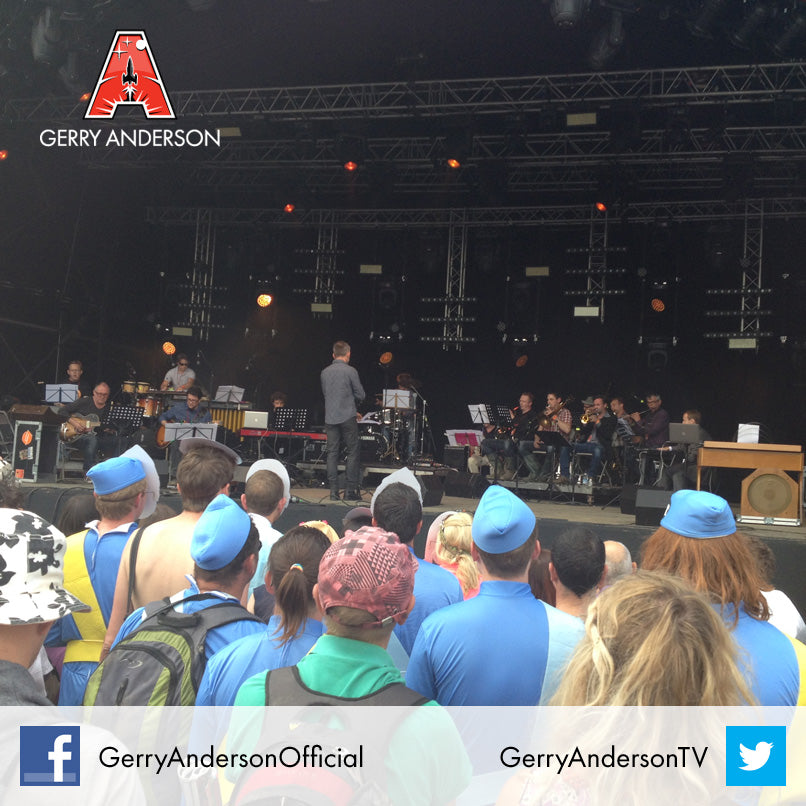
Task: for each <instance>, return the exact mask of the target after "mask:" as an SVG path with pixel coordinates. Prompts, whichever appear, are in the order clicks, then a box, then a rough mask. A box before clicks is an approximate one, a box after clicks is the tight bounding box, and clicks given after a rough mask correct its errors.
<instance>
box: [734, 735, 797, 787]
mask: <svg viewBox="0 0 806 806" xmlns="http://www.w3.org/2000/svg"><path fill="white" fill-rule="evenodd" d="M725 784H726V786H786V726H784V725H773V726H756V725H748V726H746V727H738V726H733V725H731V726H728V727H727V728H725Z"/></svg>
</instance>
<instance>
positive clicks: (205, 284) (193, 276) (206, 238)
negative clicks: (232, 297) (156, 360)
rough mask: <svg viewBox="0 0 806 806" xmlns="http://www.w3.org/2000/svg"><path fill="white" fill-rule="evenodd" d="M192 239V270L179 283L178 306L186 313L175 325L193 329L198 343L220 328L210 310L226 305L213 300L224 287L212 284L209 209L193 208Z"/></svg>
mask: <svg viewBox="0 0 806 806" xmlns="http://www.w3.org/2000/svg"><path fill="white" fill-rule="evenodd" d="M195 218H196V222H195V227H196V241H195V251H194V256H193V269H192V271H191V273H190V275H189V276H188V280H189V282H188V283H183V284H181V285H180V286H179V290H180V291H183V292H185V293H184V294H183V296H184V297H185V301H182V302H179V307H180V308H182V309H183V310H184V311H185V312H186V318H185V320H184V321H182V322H178V323H177V324H178V325H179V326H182V327H190V328H193V336H194V337H195V338H196V339H197V340H198V341H200V342H206V341H208V340H209V338H210V331H211V330H213V329H216V328H218V329H220V328H222V327H223V325H221V324H217V323H215V322H213V311H216V310H223V309H224V308H225V307H226V306H224V305H217V304H215V302H214V299H215V295H216V293H217V292H219V291H223V290H224V289H223V288H222V287H221V286H216V285H214V279H215V244H216V222H215V218H214V216H213V214H212V211H211V210H206V209H197V210H196V215H195Z"/></svg>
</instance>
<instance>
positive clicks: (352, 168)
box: [344, 160, 358, 173]
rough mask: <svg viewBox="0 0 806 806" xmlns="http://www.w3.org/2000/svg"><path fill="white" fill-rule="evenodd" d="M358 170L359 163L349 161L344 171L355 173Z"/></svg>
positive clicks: (345, 164)
mask: <svg viewBox="0 0 806 806" xmlns="http://www.w3.org/2000/svg"><path fill="white" fill-rule="evenodd" d="M357 169H358V163H357V162H353V161H352V160H347V162H345V163H344V170H345V171H349V172H350V173H352V172H353V171H355V170H357Z"/></svg>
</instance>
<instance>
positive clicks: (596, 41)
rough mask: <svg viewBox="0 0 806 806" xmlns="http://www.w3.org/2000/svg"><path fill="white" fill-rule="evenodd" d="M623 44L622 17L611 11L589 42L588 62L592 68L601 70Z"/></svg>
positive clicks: (620, 14) (618, 13)
mask: <svg viewBox="0 0 806 806" xmlns="http://www.w3.org/2000/svg"><path fill="white" fill-rule="evenodd" d="M623 44H624V17H623V15H622V13H621V12H620V11H613V13H612V14H611V15H610V22H608V24H607V25H605V26H604V27H603V28H601V29H600V30H599V31H597V33H596V35H595V36H594V37H593V42H592V43H591V49H590V53H589V54H588V63H589V64H590V66H591V67H592V68H593V69H594V70H601V69H602V68H603V67H604V66H605V65H606V64H607V63H608V62H609V61H610V60H611V59H612V58H613V57H614V56H615V55H616V53H618V52H619V50H620V48H621V46H622V45H623Z"/></svg>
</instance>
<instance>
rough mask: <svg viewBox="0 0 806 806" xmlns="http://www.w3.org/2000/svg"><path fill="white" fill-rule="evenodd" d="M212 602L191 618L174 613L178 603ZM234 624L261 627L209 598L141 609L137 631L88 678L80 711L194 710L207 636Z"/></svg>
mask: <svg viewBox="0 0 806 806" xmlns="http://www.w3.org/2000/svg"><path fill="white" fill-rule="evenodd" d="M208 599H215V600H217V603H216V604H213V605H211V606H210V607H205V608H203V609H202V610H197V611H196V612H195V613H177V612H176V611H175V610H174V606H175V605H176V604H177V603H178V602H180V601H181V602H192V601H204V600H208ZM233 621H258V622H259V621H260V619H258V618H257V617H256V616H253V615H252V614H251V613H249V612H247V611H246V610H245V609H244V608H243V607H242V606H241V604H240V602H237V601H235V600H233V599H230V600H223V601H222V600H221V599H220V598H219V597H218V596H215V595H214V594H212V593H196V594H193V595H192V596H188V597H184V596H183V593H182V592H180V593H178V594H175V595H174V596H172V597H171V598H165V599H163V600H162V601H159V602H151V603H150V604H148V605H146V608H145V618H144V619H143V621H142V623H141V624H140V626H139V627H138V628H137V629H136V630H135V631H134V632H133V633H130V634H129V635H127V636H126V637H125V638H123V639H122V640H120V641H119V642H118V643H117V644H116V645H115V646H114V647H113V648H112V651H111V652H110V653H109V654H108V655H107V656H106V658H104V660H103V661H102V662H101V664H100V665H99V666H98V668H97V669H96V670H95V671H94V672H93V673H92V676H91V677H90V679H89V682H88V683H87V689H86V691H85V692H84V705H193V704H194V703H195V702H196V692H197V691H198V688H199V683H200V682H201V678H202V675H203V674H204V667H205V666H206V665H207V658H206V656H205V653H204V644H205V640H206V638H207V633H208V632H209V631H210V630H212V629H215V628H216V627H223V626H224V625H225V624H230V623H232V622H233Z"/></svg>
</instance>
